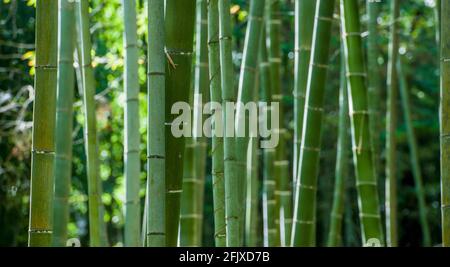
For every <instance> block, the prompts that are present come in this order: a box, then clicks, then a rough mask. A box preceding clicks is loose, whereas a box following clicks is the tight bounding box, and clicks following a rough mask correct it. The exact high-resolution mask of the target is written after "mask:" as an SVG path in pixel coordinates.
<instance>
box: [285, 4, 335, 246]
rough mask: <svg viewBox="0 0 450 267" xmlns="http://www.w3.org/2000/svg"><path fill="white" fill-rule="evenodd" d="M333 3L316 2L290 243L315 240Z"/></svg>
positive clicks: (308, 243)
mask: <svg viewBox="0 0 450 267" xmlns="http://www.w3.org/2000/svg"><path fill="white" fill-rule="evenodd" d="M334 5H335V1H334V0H332V1H330V0H319V1H317V8H316V22H315V26H314V35H313V43H312V51H311V61H310V65H309V72H308V86H307V91H306V101H305V110H304V118H303V125H304V126H303V134H302V143H301V148H300V158H299V163H298V164H299V165H298V173H297V175H298V177H297V179H296V181H297V183H296V189H295V192H296V195H295V201H294V204H295V208H294V224H293V227H292V229H293V231H292V240H291V242H292V243H291V245H292V246H301V247H309V246H315V243H316V242H315V235H316V234H315V228H316V194H317V178H318V177H317V176H318V171H319V156H320V147H321V138H320V137H321V132H322V119H323V110H324V107H323V105H324V93H325V83H326V77H327V71H328V61H329V51H330V41H331V26H332V22H333V11H334Z"/></svg>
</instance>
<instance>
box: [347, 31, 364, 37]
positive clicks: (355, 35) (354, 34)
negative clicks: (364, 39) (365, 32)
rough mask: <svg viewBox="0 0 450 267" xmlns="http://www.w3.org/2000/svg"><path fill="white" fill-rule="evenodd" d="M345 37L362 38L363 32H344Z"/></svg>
mask: <svg viewBox="0 0 450 267" xmlns="http://www.w3.org/2000/svg"><path fill="white" fill-rule="evenodd" d="M343 36H344V37H352V36H354V37H361V32H344V33H343Z"/></svg>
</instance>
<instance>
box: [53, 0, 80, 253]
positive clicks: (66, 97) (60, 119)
mask: <svg viewBox="0 0 450 267" xmlns="http://www.w3.org/2000/svg"><path fill="white" fill-rule="evenodd" d="M74 11H75V10H74V2H73V1H69V0H59V20H58V25H59V29H58V35H59V38H58V47H59V49H58V86H57V97H56V135H55V149H56V151H55V152H56V154H55V191H54V203H53V205H54V206H53V209H54V210H53V241H52V244H53V246H56V247H64V246H66V242H67V226H68V223H69V195H70V180H71V176H72V143H73V141H72V131H73V101H74V90H75V87H74V85H75V84H74V83H75V76H74V67H73V62H74V49H75V38H74V36H75V27H74V26H75V13H74Z"/></svg>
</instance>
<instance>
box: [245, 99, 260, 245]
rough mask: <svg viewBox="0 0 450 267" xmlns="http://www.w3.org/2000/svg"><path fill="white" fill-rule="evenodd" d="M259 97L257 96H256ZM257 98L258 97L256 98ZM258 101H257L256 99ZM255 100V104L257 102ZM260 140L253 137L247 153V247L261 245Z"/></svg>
mask: <svg viewBox="0 0 450 267" xmlns="http://www.w3.org/2000/svg"><path fill="white" fill-rule="evenodd" d="M256 95H257V94H256ZM256 97H257V96H256ZM256 100H257V99H256ZM256 100H255V102H256ZM258 141H259V139H258V138H256V137H252V138H251V140H250V143H249V147H248V153H247V173H246V177H247V193H246V194H247V198H246V204H245V206H246V209H245V210H246V213H245V246H247V247H257V246H258V244H259V230H260V228H259V187H260V183H259V171H258V170H259V154H258V153H259V150H258V143H259V142H258Z"/></svg>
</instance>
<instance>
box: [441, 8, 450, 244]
mask: <svg viewBox="0 0 450 267" xmlns="http://www.w3.org/2000/svg"><path fill="white" fill-rule="evenodd" d="M441 12H442V13H441V103H440V104H441V105H440V106H441V108H440V120H441V124H440V125H441V126H440V132H441V207H442V208H441V213H442V245H443V246H444V247H450V142H449V141H448V140H449V136H450V117H449V116H450V94H449V92H450V91H449V90H450V75H449V74H450V16H447V15H450V2H449V1H441Z"/></svg>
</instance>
